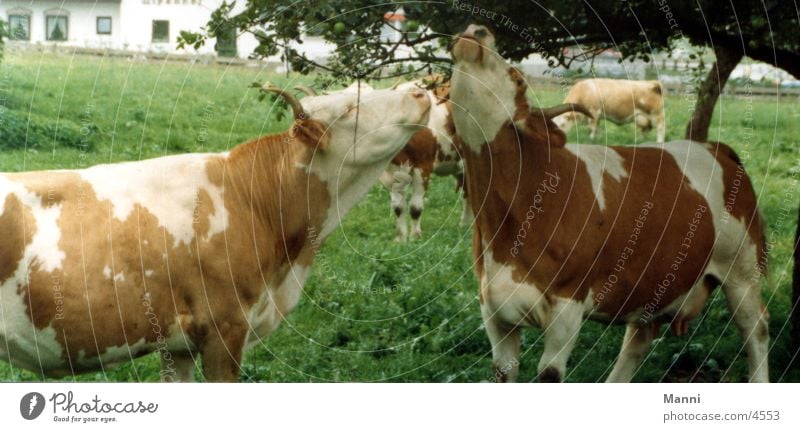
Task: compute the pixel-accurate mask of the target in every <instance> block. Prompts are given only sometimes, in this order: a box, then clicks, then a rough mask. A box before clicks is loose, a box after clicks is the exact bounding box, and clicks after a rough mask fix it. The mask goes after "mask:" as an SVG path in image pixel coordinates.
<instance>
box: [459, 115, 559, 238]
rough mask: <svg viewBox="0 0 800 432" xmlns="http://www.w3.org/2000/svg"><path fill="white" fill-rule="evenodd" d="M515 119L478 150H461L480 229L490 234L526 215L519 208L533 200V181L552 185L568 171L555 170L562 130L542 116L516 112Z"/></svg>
mask: <svg viewBox="0 0 800 432" xmlns="http://www.w3.org/2000/svg"><path fill="white" fill-rule="evenodd" d="M515 120H516V121H515V122H514V123H512V122H511V121H509V122H507V123H506V124H505V125H504V126H503V127H502V128H501V129H500V130H499V131H498V133H497V135H496V136H495V139H494V140H492V141H491V142H488V143H484V144H483V145H482V146H481V148H480V151H479V152H477V153H476V152H471V151H464V152H462V154H463V156H464V164H465V168H466V173H467V176H466V177H467V182H468V185H469V191H468V194H467V196H468V200H469V202H470V206H471V207H472V211H473V213H474V214H475V215H476V222H477V223H478V224H479V229H480V230H481V231H482V232H484V234H485V235H489V236H491V235H492V233H496V232H497V231H498V230H499V229H502V228H507V227H509V226H510V224H512V223H513V222H514V221H513V220H511V219H513V218H514V216H515V215H519V214H520V213H524V212H521V211H520V209H521V208H523V207H524V208H526V209H527V207H528V206H530V205H531V204H532V202H531V199H532V197H531V196H529V195H531V194H532V193H534V194H535V192H536V187H535V186H532V185H541V184H543V182H544V184H546V185H552V184H553V183H554V182H557V181H558V180H557V178H554V177H553V176H554V175H555V176H563V175H564V173H560V172H559V170H558V169H557V165H559V163H558V160H560V159H561V157H562V156H563V152H565V150H564V149H563V148H562V147H563V146H564V135H563V133H562V132H561V131H560V130H558V129H557V128H556V127H555V125H554V124H553V123H552V122H550V121H546V120H544V119H542V118H541V117H540V116H538V115H530V114H528V115H527V116H525V115H523V114H521V113H519V112H518V113H517V115H515ZM523 123H524V126H523ZM456 139H457V140H458V137H456ZM458 144H459V145H462V144H461V143H460V142H459V143H458ZM517 222H519V221H517ZM484 240H490V239H488V238H487V239H484Z"/></svg>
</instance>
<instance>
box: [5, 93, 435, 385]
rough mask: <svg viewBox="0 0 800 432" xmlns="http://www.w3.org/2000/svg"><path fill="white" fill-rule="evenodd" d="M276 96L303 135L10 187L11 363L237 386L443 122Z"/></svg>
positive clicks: (387, 105)
mask: <svg viewBox="0 0 800 432" xmlns="http://www.w3.org/2000/svg"><path fill="white" fill-rule="evenodd" d="M264 90H265V91H269V92H274V93H278V94H280V95H282V97H283V98H285V99H286V100H287V102H288V103H289V105H290V106H291V108H292V112H293V114H294V122H293V124H292V126H291V128H290V129H289V130H288V131H286V132H283V133H278V134H272V135H267V136H262V137H260V138H257V139H254V140H252V141H249V142H246V143H243V144H240V145H238V146H236V147H235V148H233V149H231V150H230V151H229V152H223V153H213V154H182V155H174V156H166V157H160V158H155V159H149V160H143V161H136V162H125V163H117V164H110V165H97V166H93V167H90V168H87V169H83V170H58V171H40V172H24V173H9V174H2V175H0V205H2V207H0V238H1V239H2V242H1V243H0V290H2V291H0V306H1V307H0V323H2V325H1V326H0V358H4V359H6V360H8V361H9V362H10V363H11V364H12V365H13V366H16V367H20V368H24V369H29V370H32V371H36V372H39V373H41V374H43V375H46V376H55V377H57V376H65V375H71V374H76V373H80V372H84V371H91V370H97V369H103V370H105V369H106V368H108V367H110V366H113V365H115V364H118V363H120V362H124V361H127V360H129V359H132V358H135V357H138V356H141V355H144V354H147V353H151V352H157V353H159V355H160V358H161V363H162V379H163V380H164V381H191V380H192V379H193V378H194V366H195V356H196V355H199V356H200V357H201V358H202V372H203V375H204V377H205V379H207V380H208V381H235V380H237V379H238V378H239V372H240V365H241V362H242V355H243V353H244V352H245V350H246V349H248V348H250V347H253V346H255V345H258V344H261V343H262V342H263V338H265V337H266V336H267V335H269V334H270V333H271V332H272V331H274V330H275V328H276V327H277V326H278V325H279V323H280V322H281V321H282V319H283V318H284V316H285V315H286V314H287V313H288V312H289V311H290V310H291V309H292V308H293V307H294V306H295V305H296V304H297V302H298V300H299V298H300V294H301V290H302V287H303V285H304V282H305V280H306V278H307V277H308V275H309V270H310V266H311V264H312V260H313V258H314V255H315V253H316V252H317V251H318V249H319V247H320V243H321V242H322V241H323V240H324V239H325V238H326V237H327V236H328V235H329V234H330V233H331V232H332V231H333V230H334V229H335V228H336V227H337V226H338V224H339V222H340V219H341V217H342V216H344V215H345V213H347V211H348V210H349V209H350V208H351V207H352V206H353V205H354V204H355V203H356V202H357V201H358V200H359V199H360V197H362V196H363V195H364V194H365V193H366V192H367V191H368V190H369V189H370V187H371V186H372V185H374V184H375V183H376V182H377V180H378V177H379V176H380V174H381V173H382V172H383V171H384V169H385V168H386V164H387V163H388V162H389V160H390V159H391V158H392V157H393V156H394V155H395V154H396V153H397V152H398V151H399V150H400V149H401V148H402V147H403V146H404V145H405V144H406V142H408V140H409V139H410V138H411V136H412V135H413V134H414V133H416V132H417V131H418V130H419V129H420V128H421V127H423V126H424V125H426V124H427V123H428V116H429V111H430V106H431V105H430V100H429V98H428V96H427V94H426V93H425V92H424V91H422V90H408V91H395V90H379V91H375V92H372V93H370V94H369V95H363V96H362V98H361V100H360V103H359V101H357V100H356V97H355V96H354V95H352V94H334V95H328V96H318V97H313V98H304V99H303V102H302V104H301V103H300V102H298V101H297V99H295V98H294V97H293V96H292V95H290V94H288V93H287V92H286V91H284V90H282V89H280V88H277V87H274V86H267V87H265V88H264ZM356 119H358V125H357V127H356Z"/></svg>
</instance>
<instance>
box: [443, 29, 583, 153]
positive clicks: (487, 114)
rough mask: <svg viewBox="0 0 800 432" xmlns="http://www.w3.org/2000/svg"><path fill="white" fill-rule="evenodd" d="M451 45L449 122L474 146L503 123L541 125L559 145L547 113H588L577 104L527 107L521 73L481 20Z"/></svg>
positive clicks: (489, 138)
mask: <svg viewBox="0 0 800 432" xmlns="http://www.w3.org/2000/svg"><path fill="white" fill-rule="evenodd" d="M451 51H452V57H453V62H454V64H455V67H454V69H453V78H452V80H451V83H452V84H451V89H450V101H451V102H452V104H453V106H452V111H453V123H454V125H455V128H456V131H457V132H458V135H459V137H460V139H461V141H462V142H464V143H465V144H466V145H467V146H469V147H470V148H471V149H473V150H474V151H479V149H480V147H481V146H482V145H483V144H484V143H488V142H492V141H493V140H494V138H495V136H496V135H497V133H498V132H499V131H500V130H501V128H503V127H504V126H506V125H510V126H514V127H519V128H520V129H521V130H522V132H526V130H527V132H533V131H531V128H537V129H544V130H539V131H535V132H537V134H539V135H542V136H544V137H547V136H552V137H553V138H554V139H555V141H556V144H557V145H559V144H560V145H563V134H560V132H554V131H551V130H550V129H556V126H555V124H553V123H552V122H551V121H550V119H551V118H553V117H554V116H557V115H560V114H564V113H565V112H571V111H578V112H581V113H583V114H585V115H587V116H589V117H591V114H590V113H589V111H588V110H586V109H585V108H583V107H582V106H579V105H577V104H562V105H558V106H555V107H551V108H544V109H540V108H531V107H530V106H529V105H528V102H527V99H526V97H525V92H526V91H527V88H528V85H527V82H526V80H525V77H524V76H523V74H522V72H520V71H519V70H518V69H517V68H515V67H513V66H512V65H511V64H509V63H508V62H507V61H506V60H505V59H504V58H503V57H502V56H501V55H500V54H499V53H498V52H497V51H496V49H495V39H494V35H493V34H492V33H491V32H490V31H489V29H487V28H486V27H484V26H481V25H475V24H472V25H470V26H469V27H467V29H466V30H464V32H462V33H461V34H459V35H457V36H456V37H455V40H454V43H453V45H452V49H451ZM548 141H550V140H548Z"/></svg>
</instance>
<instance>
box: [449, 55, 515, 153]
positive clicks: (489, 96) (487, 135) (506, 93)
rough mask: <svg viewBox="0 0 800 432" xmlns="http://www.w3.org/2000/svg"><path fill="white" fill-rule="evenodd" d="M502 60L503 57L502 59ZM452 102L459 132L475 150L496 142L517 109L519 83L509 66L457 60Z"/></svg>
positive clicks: (477, 151)
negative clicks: (501, 130)
mask: <svg viewBox="0 0 800 432" xmlns="http://www.w3.org/2000/svg"><path fill="white" fill-rule="evenodd" d="M500 61H502V58H501V59H500ZM451 82H452V86H451V87H450V102H451V106H452V110H453V123H454V124H455V127H456V131H457V132H458V136H459V137H460V138H461V140H462V141H464V143H465V144H467V146H468V147H469V148H470V150H472V151H473V152H475V153H480V150H481V146H482V145H483V144H485V143H487V142H492V141H493V140H494V138H495V137H496V136H497V133H498V132H499V131H500V128H502V127H503V125H505V124H506V123H507V122H509V121H511V119H513V118H514V114H515V112H516V110H517V107H516V104H515V102H514V97H515V96H516V92H517V86H516V83H514V81H513V80H512V79H511V76H510V75H509V73H508V67H507V66H505V67H500V66H497V67H489V66H485V65H483V64H480V65H476V64H473V63H456V67H455V68H454V69H453V77H452V81H451Z"/></svg>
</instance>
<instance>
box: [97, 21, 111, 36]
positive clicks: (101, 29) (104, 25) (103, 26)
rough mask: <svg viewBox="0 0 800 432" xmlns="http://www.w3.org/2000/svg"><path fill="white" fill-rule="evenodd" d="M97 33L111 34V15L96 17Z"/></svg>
mask: <svg viewBox="0 0 800 432" xmlns="http://www.w3.org/2000/svg"><path fill="white" fill-rule="evenodd" d="M97 34H99V35H110V34H111V17H97Z"/></svg>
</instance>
